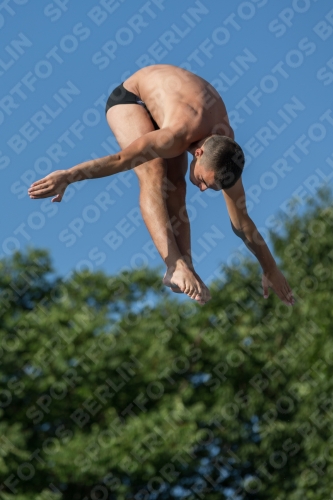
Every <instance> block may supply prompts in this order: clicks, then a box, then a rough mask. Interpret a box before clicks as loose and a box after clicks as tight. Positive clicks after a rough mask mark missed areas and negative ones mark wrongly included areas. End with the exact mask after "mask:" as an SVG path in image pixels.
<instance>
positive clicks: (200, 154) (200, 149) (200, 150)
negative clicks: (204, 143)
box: [194, 148, 204, 159]
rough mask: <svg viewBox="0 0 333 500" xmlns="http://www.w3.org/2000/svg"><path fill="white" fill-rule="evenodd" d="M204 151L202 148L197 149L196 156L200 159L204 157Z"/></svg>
mask: <svg viewBox="0 0 333 500" xmlns="http://www.w3.org/2000/svg"><path fill="white" fill-rule="evenodd" d="M203 152H204V150H203V149H202V148H197V149H196V150H195V152H194V156H195V157H196V158H197V159H199V158H201V156H202V155H203Z"/></svg>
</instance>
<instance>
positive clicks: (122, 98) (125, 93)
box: [105, 83, 159, 130]
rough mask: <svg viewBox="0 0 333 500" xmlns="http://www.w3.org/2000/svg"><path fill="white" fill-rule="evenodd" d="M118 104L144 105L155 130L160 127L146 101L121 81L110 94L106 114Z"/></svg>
mask: <svg viewBox="0 0 333 500" xmlns="http://www.w3.org/2000/svg"><path fill="white" fill-rule="evenodd" d="M117 104H139V105H140V106H143V107H144V108H145V110H146V111H147V113H148V115H149V117H150V119H151V121H152V123H153V125H154V128H155V130H158V129H159V126H158V125H157V123H156V122H155V120H154V118H153V117H152V116H151V114H150V111H149V109H148V108H147V106H146V105H145V103H144V102H143V101H141V99H140V97H138V96H137V95H135V94H133V92H130V91H129V90H126V89H125V87H124V85H123V83H121V84H120V85H119V86H118V87H116V88H115V89H114V90H113V91H112V92H111V94H110V95H109V98H108V100H107V102H106V106H105V114H106V113H107V112H108V110H109V109H110V108H112V106H116V105H117Z"/></svg>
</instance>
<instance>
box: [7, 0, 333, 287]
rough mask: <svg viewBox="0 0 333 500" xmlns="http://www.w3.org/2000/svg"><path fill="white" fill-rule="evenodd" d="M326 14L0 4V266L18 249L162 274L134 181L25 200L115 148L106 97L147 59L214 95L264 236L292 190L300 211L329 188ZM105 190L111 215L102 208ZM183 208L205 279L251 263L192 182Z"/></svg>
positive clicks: (329, 32) (222, 215)
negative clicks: (199, 82) (60, 173)
mask: <svg viewBox="0 0 333 500" xmlns="http://www.w3.org/2000/svg"><path fill="white" fill-rule="evenodd" d="M328 4H329V2H324V1H320V0H318V1H315V0H297V1H296V0H294V1H292V0H281V1H279V2H273V1H269V0H268V1H267V0H258V1H255V0H251V1H238V0H237V1H234V2H222V1H221V0H202V1H195V0H183V1H182V2H176V1H174V0H170V1H167V0H164V1H162V0H155V1H153V0H151V1H142V2H139V1H138V2H130V1H129V0H123V1H120V0H119V1H116V0H104V1H103V0H100V1H99V2H90V1H87V2H80V3H78V2H74V1H73V0H72V1H71V0H68V1H66V0H57V1H55V0H54V1H53V2H49V3H48V2H41V3H38V5H36V4H35V3H33V2H32V1H31V0H30V1H29V0H27V1H26V2H23V1H22V0H21V1H20V2H18V1H17V3H16V1H14V0H9V1H8V2H7V3H3V4H2V6H1V10H0V31H1V40H2V44H1V49H0V78H1V98H0V127H1V143H0V175H1V179H2V182H1V187H2V194H1V201H2V224H1V241H0V254H1V256H7V255H10V254H11V252H12V251H14V250H16V249H20V250H23V249H24V248H25V247H26V245H30V246H35V247H42V248H47V249H48V250H49V251H50V252H51V255H52V259H53V262H54V266H55V269H56V271H57V272H58V273H60V274H61V275H67V274H68V273H70V272H71V271H72V270H74V269H77V270H80V269H83V268H87V267H88V268H89V269H91V270H99V269H103V270H105V271H106V272H108V273H111V274H114V273H117V272H119V271H120V270H122V269H124V268H135V267H139V266H140V265H149V266H153V267H155V266H158V265H161V264H162V261H161V259H160V257H159V256H158V255H157V253H156V252H155V251H154V249H153V247H152V245H151V243H150V242H151V239H150V236H149V233H148V231H147V229H146V228H145V226H144V224H143V222H142V220H141V219H140V217H139V209H138V196H139V189H138V183H137V179H136V176H135V174H134V172H129V173H126V174H120V175H118V176H114V177H110V178H103V179H98V180H90V181H86V182H84V183H77V184H74V185H72V186H71V187H70V189H68V191H67V195H66V197H65V198H64V200H63V201H62V203H60V204H51V202H50V199H46V200H30V198H29V197H28V195H27V188H28V186H29V185H30V183H31V182H32V181H33V180H37V179H39V178H42V177H44V176H45V175H46V174H47V173H50V172H51V171H54V170H58V169H67V168H70V167H71V166H74V165H76V164H78V163H81V162H82V161H85V160H88V159H90V158H91V157H98V156H105V155H106V154H110V153H112V152H116V151H117V145H116V143H115V140H114V137H113V135H112V133H111V131H110V129H109V127H108V125H107V123H106V120H105V117H104V105H105V100H106V99H107V96H108V95H109V93H110V92H111V90H112V89H113V87H114V86H115V85H118V84H119V83H120V82H121V81H123V80H124V79H125V78H127V77H128V76H129V75H130V74H132V73H134V72H135V71H137V70H138V69H139V68H140V67H141V66H144V65H146V64H151V63H154V62H155V63H163V64H174V65H178V66H183V67H186V68H188V69H190V70H191V71H193V72H194V73H196V74H198V75H200V76H202V77H203V78H205V79H206V80H208V81H210V82H211V83H212V84H213V85H215V86H216V88H217V89H218V90H219V92H220V94H221V96H222V98H223V99H224V101H225V104H226V107H227V110H228V111H229V113H230V119H231V122H232V123H233V124H234V128H235V133H236V137H235V138H236V140H237V142H239V143H240V144H241V146H242V147H243V149H244V151H245V154H246V157H247V164H246V168H245V171H244V175H243V179H244V180H243V182H244V186H245V189H246V192H247V197H248V209H249V213H250V216H251V217H252V218H253V220H254V222H255V223H256V224H257V227H258V228H259V229H260V230H261V231H262V233H263V234H264V235H265V231H266V230H267V229H268V228H269V227H273V226H275V227H277V221H278V218H279V213H280V212H281V210H283V211H284V212H287V213H289V212H288V210H289V200H290V198H291V197H292V196H293V194H294V195H295V194H296V195H297V196H298V198H299V200H300V205H301V206H304V203H305V201H304V200H305V199H306V198H307V197H309V196H313V195H314V194H315V192H316V190H317V188H318V187H320V186H322V185H323V184H329V183H330V182H331V180H332V178H333V146H332V144H333V142H332V133H333V100H332V95H333V94H332V90H333V52H332V46H333V44H332V42H333V10H332V6H331V8H329V5H328ZM170 32H171V35H173V44H170V36H171V35H170ZM168 40H169V42H168ZM43 117H44V121H43ZM45 117H46V119H45ZM103 193H104V194H103ZM105 193H108V194H109V196H110V198H109V200H112V201H110V203H109V204H108V205H107V204H103V203H102V201H101V200H105ZM103 196H104V197H103ZM187 201H188V205H189V215H190V218H191V221H192V224H191V228H192V248H193V252H194V254H195V259H194V260H195V263H196V269H197V272H198V273H199V274H200V275H201V277H202V278H203V279H204V280H207V281H210V280H211V279H212V278H213V277H214V276H215V277H216V276H218V269H219V266H220V264H221V263H225V262H227V263H236V262H237V259H236V257H235V251H237V249H238V247H240V246H241V247H242V248H241V251H242V253H243V254H246V255H250V254H249V253H248V252H247V250H244V248H243V246H242V245H240V244H241V240H238V239H237V237H236V236H235V235H234V234H233V233H232V231H231V228H230V222H229V218H228V214H227V211H226V207H225V204H224V201H223V197H222V195H221V193H215V192H213V191H210V192H205V193H200V192H199V190H198V188H196V187H195V186H193V185H192V184H190V183H189V185H188V195H187ZM115 235H117V236H115ZM114 238H116V239H114ZM112 241H118V246H116V245H113V247H112V246H110V242H112Z"/></svg>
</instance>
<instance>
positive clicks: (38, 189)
mask: <svg viewBox="0 0 333 500" xmlns="http://www.w3.org/2000/svg"><path fill="white" fill-rule="evenodd" d="M68 184H70V180H69V175H68V171H67V170H56V171H55V172H52V173H51V174H49V175H47V176H46V177H44V178H43V179H40V180H39V181H36V182H34V183H33V184H31V186H30V188H29V189H28V194H29V196H30V198H31V199H32V200H37V199H39V198H49V197H50V196H54V198H52V200H51V201H52V202H53V201H57V202H59V201H61V200H62V197H63V196H64V192H65V190H66V188H67V186H68Z"/></svg>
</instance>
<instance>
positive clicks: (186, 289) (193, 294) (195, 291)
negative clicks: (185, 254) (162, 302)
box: [163, 262, 211, 304]
mask: <svg viewBox="0 0 333 500" xmlns="http://www.w3.org/2000/svg"><path fill="white" fill-rule="evenodd" d="M163 283H164V285H166V286H168V287H170V288H171V290H172V291H173V292H175V293H185V294H186V295H188V296H189V297H190V298H191V299H193V300H196V301H197V302H199V303H200V304H205V303H206V302H208V300H210V298H211V297H210V293H209V290H208V288H207V287H206V285H205V284H204V283H203V282H202V281H201V279H200V277H199V276H198V275H196V273H195V271H194V270H193V271H192V270H191V269H189V268H188V266H187V265H186V264H185V263H183V262H179V263H177V265H176V267H172V268H170V267H169V268H168V269H167V271H166V273H165V275H164V278H163Z"/></svg>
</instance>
